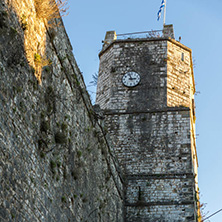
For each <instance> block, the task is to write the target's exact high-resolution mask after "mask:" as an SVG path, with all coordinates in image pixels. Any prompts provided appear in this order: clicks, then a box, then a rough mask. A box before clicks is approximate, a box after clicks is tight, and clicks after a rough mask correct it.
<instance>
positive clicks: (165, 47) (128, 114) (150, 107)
mask: <svg viewBox="0 0 222 222" xmlns="http://www.w3.org/2000/svg"><path fill="white" fill-rule="evenodd" d="M191 54H192V52H191V49H189V48H188V47H186V46H184V45H183V44H181V43H180V42H178V41H176V40H175V39H174V32H173V26H172V25H167V26H164V29H163V31H161V32H155V31H152V32H147V33H136V34H135V33H134V34H132V35H128V36H127V35H119V36H118V35H117V36H116V33H115V32H114V31H110V32H107V34H106V37H105V40H104V45H103V49H102V51H101V52H100V54H99V57H100V68H99V76H98V86H97V97H96V104H99V105H100V108H101V109H102V110H103V111H104V114H105V121H106V124H107V127H108V131H109V135H110V138H111V143H112V147H113V152H114V153H115V155H116V157H117V159H118V160H119V164H120V166H121V168H122V171H123V173H124V177H125V215H124V217H125V221H126V222H147V221H158V222H159V221H169V222H173V221H198V218H197V215H198V210H197V209H198V207H197V206H198V202H197V199H198V192H197V190H198V187H197V165H198V163H197V155H196V143H195V125H194V123H195V110H194V107H195V105H194V92H195V85H194V76H193V66H192V55H191Z"/></svg>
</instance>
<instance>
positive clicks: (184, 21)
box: [64, 0, 222, 222]
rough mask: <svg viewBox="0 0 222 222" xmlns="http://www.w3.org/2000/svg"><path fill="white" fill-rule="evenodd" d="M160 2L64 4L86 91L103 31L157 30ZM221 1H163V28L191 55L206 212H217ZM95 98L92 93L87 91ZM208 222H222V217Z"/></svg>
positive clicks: (221, 202)
mask: <svg viewBox="0 0 222 222" xmlns="http://www.w3.org/2000/svg"><path fill="white" fill-rule="evenodd" d="M160 3H161V0H146V1H145V0H137V1H135V0H118V1H117V0H113V1H102V0H95V1H91V0H81V1H73V0H69V5H70V9H69V15H68V16H67V17H65V18H64V21H65V26H66V30H67V32H68V35H69V37H70V40H71V43H72V46H73V51H74V55H75V58H76V60H77V63H78V65H79V67H80V69H81V71H82V72H83V76H84V79H85V82H86V85H88V84H89V82H90V81H91V80H92V74H94V73H96V72H98V68H99V58H98V53H99V51H100V49H101V47H102V43H101V41H102V40H103V39H104V36H105V33H106V31H109V30H115V31H116V32H117V34H120V33H128V32H137V31H146V30H159V29H162V19H161V20H160V21H159V22H157V11H158V9H159V7H160ZM221 9H222V1H221V0H167V14H166V24H173V25H174V31H175V35H176V39H178V38H179V36H181V37H182V41H181V42H182V43H183V44H184V45H186V46H188V47H190V48H191V49H192V50H193V57H194V59H195V63H196V67H195V69H194V74H195V82H196V90H197V91H200V94H198V95H197V96H196V115H197V121H196V133H197V134H199V136H197V151H198V158H199V187H200V192H201V202H204V203H207V207H206V211H209V212H210V213H209V214H208V215H210V214H211V213H214V212H215V211H217V210H219V209H221V208H222V172H221V170H222V143H221V140H220V139H221V138H222V98H221V96H222V47H221V39H222V24H221V23H222V13H221ZM89 90H90V91H94V92H95V88H89ZM210 221H211V222H222V212H220V213H219V214H218V215H216V216H214V217H212V218H211V220H210Z"/></svg>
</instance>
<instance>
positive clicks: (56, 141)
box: [0, 0, 186, 222]
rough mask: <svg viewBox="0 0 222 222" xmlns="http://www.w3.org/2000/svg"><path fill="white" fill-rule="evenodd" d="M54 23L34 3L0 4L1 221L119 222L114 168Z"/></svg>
mask: <svg viewBox="0 0 222 222" xmlns="http://www.w3.org/2000/svg"><path fill="white" fill-rule="evenodd" d="M27 15H28V16H27ZM29 16H32V17H31V19H30V20H28V19H29V18H30V17H29ZM26 19H27V22H26ZM29 21H32V22H33V21H34V22H35V23H36V24H39V26H40V27H41V28H40V29H33V35H32V36H31V37H30V39H29V41H30V42H32V41H31V40H32V39H31V38H33V41H39V43H38V42H37V43H36V44H34V43H35V42H34V43H33V45H37V46H39V47H43V48H41V50H42V52H43V51H44V50H43V49H44V47H45V50H46V51H45V55H46V56H47V59H48V60H50V64H49V65H48V66H46V67H44V68H43V72H42V76H41V81H42V83H41V85H40V84H39V82H38V81H37V79H36V77H35V75H34V72H35V71H34V70H33V68H32V67H31V66H30V65H29V63H28V60H27V57H26V56H27V52H26V51H25V42H26V41H28V40H27V39H26V37H27V36H28V33H27V30H29V29H28V27H29V25H30V24H29ZM55 22H57V23H61V24H60V25H58V26H55V27H54V28H52V27H47V26H46V24H45V23H44V21H43V20H41V19H39V18H37V17H35V8H34V0H19V1H17V0H13V1H11V0H3V1H0V221H2V222H9V221H16V222H21V221H29V222H35V221H41V222H44V221H45V222H56V221H57V222H68V221H72V222H80V221H84V222H99V221H100V222H111V221H116V222H121V221H123V199H124V198H123V196H124V192H123V179H122V176H121V173H120V169H119V167H118V163H117V161H116V160H115V158H114V157H113V154H112V152H111V150H110V145H109V144H108V142H107V139H106V133H107V132H106V130H105V129H104V127H103V122H102V120H100V119H98V116H97V115H96V114H95V113H94V111H93V107H92V105H91V102H90V99H89V95H88V93H87V91H86V87H85V84H84V82H83V78H82V75H81V72H80V71H79V69H78V66H77V65H76V62H75V59H74V56H73V54H72V47H71V45H70V42H69V39H68V37H67V34H66V31H65V29H64V27H63V25H62V21H61V20H60V19H58V20H55ZM35 30H37V31H38V33H35ZM36 36H37V37H36ZM44 36H45V37H44ZM35 37H36V38H35ZM36 39H38V40H36ZM43 40H44V41H45V42H40V41H43ZM43 43H44V44H43ZM33 56H34V55H33ZM35 59H36V58H35ZM185 130H186V129H185ZM130 183H131V185H130V186H132V187H134V184H133V181H131V182H130ZM141 183H143V181H141ZM133 198H134V197H133V195H132V197H131V199H132V200H129V202H130V201H131V202H132V201H133Z"/></svg>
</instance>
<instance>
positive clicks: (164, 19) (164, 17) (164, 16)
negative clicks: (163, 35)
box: [163, 0, 167, 26]
mask: <svg viewBox="0 0 222 222" xmlns="http://www.w3.org/2000/svg"><path fill="white" fill-rule="evenodd" d="M166 2H167V0H165V5H164V15H163V26H164V25H165V21H166Z"/></svg>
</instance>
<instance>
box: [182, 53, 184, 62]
mask: <svg viewBox="0 0 222 222" xmlns="http://www.w3.org/2000/svg"><path fill="white" fill-rule="evenodd" d="M181 60H182V61H184V53H183V52H182V53H181Z"/></svg>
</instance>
